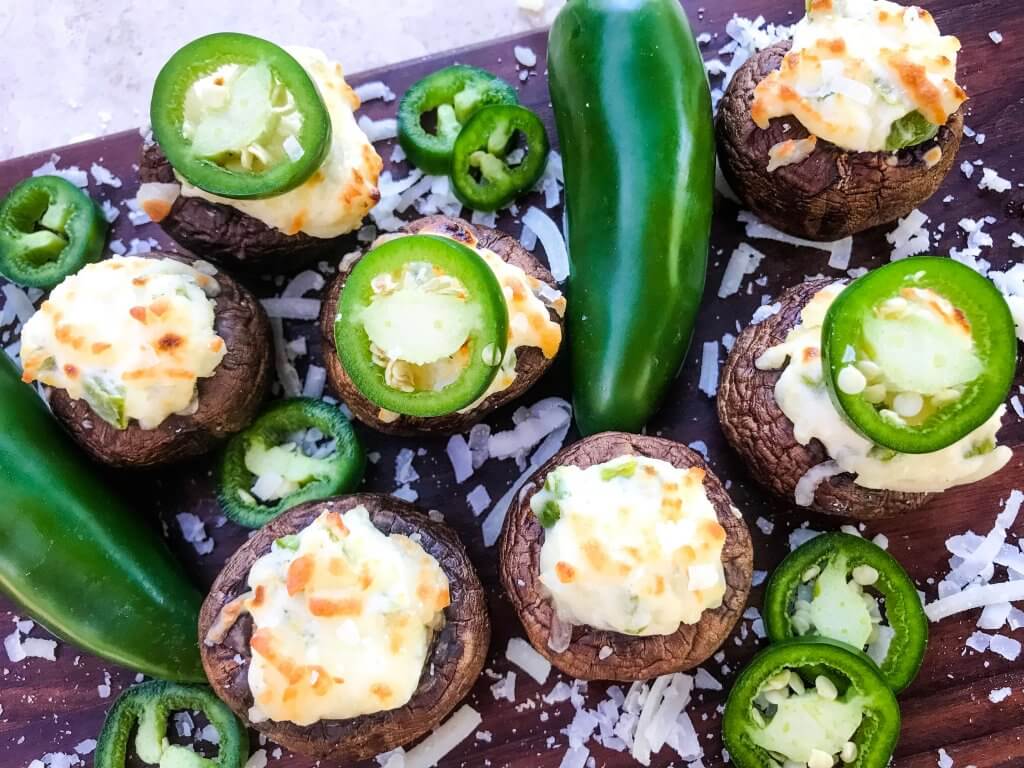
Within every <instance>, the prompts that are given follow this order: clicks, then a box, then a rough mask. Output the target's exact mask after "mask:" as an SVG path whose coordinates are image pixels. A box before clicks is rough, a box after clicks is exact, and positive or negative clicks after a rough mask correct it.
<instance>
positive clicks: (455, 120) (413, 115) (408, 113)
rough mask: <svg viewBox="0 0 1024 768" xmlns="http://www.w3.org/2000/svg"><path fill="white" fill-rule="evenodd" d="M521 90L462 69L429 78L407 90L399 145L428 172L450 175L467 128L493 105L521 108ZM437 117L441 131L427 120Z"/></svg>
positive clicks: (456, 67) (400, 108) (486, 74)
mask: <svg viewBox="0 0 1024 768" xmlns="http://www.w3.org/2000/svg"><path fill="white" fill-rule="evenodd" d="M517 103H519V97H518V95H517V94H516V89H515V88H513V87H512V86H511V85H509V84H508V83H506V82H505V81H504V80H502V79H501V78H499V77H496V76H494V75H492V74H491V73H490V72H487V71H486V70H483V69H477V68H476V67H468V66H465V65H463V64H456V65H454V66H451V67H446V68H444V69H441V70H438V71H437V72H434V73H433V74H430V75H427V76H426V77H425V78H423V79H422V80H420V81H419V82H418V83H416V84H415V85H413V86H412V87H411V88H409V90H408V91H406V93H405V95H404V96H403V97H402V101H401V102H400V103H399V105H398V141H399V143H400V144H401V145H402V149H403V150H405V154H406V155H407V156H408V158H409V159H410V160H411V161H412V163H413V165H415V166H416V167H417V168H419V169H420V170H422V171H424V172H426V173H433V174H446V173H448V171H449V169H450V168H451V162H452V149H453V148H454V147H455V139H456V137H458V135H459V132H460V131H461V130H462V126H463V125H465V124H466V121H468V120H469V119H470V118H471V117H472V116H473V115H474V114H475V113H476V111H477V110H479V109H481V108H483V107H485V106H488V105H490V104H517ZM435 112H436V127H435V128H434V129H433V130H428V129H427V128H426V127H424V119H425V118H426V117H427V116H428V115H430V114H431V113H435Z"/></svg>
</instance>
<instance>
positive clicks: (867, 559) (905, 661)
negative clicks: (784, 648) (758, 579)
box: [764, 533, 928, 693]
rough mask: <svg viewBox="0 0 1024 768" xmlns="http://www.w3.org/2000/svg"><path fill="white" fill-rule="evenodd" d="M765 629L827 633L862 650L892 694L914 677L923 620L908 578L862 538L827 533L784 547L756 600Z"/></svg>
mask: <svg viewBox="0 0 1024 768" xmlns="http://www.w3.org/2000/svg"><path fill="white" fill-rule="evenodd" d="M764 619H765V625H766V627H767V629H768V636H769V637H770V638H771V639H772V641H774V642H779V641H782V640H789V639H792V638H795V637H827V638H830V639H832V640H839V641H842V642H844V643H846V644H847V645H852V646H853V647H854V648H857V649H858V650H861V651H865V652H866V653H867V655H868V656H869V657H870V658H871V660H872V661H874V662H875V663H876V664H877V665H878V667H879V669H881V671H882V676H883V677H884V678H885V679H886V682H888V684H889V687H891V688H892V689H893V690H894V691H896V692H897V693H899V692H900V691H902V690H903V689H904V688H906V687H907V686H908V685H910V683H912V682H913V680H914V678H915V677H917V673H918V670H920V668H921V662H922V661H924V653H925V649H926V648H927V646H928V619H927V617H926V616H925V613H924V609H923V608H922V607H921V598H920V597H919V596H918V594H917V588H916V587H915V586H914V582H912V581H911V580H910V577H909V576H908V575H907V572H906V571H905V570H903V566H901V565H900V564H899V563H898V562H897V561H896V559H895V558H894V557H893V556H892V555H890V554H889V553H888V552H886V551H885V550H883V549H881V548H880V547H878V546H876V545H875V544H872V543H871V542H870V541H867V540H865V539H862V538H860V537H859V536H852V535H850V534H847V533H827V534H824V535H822V536H818V537H817V538H814V539H811V540H810V541H809V542H807V543H806V544H804V545H803V546H801V547H800V548H798V549H797V550H795V551H794V552H792V553H790V555H789V556H788V557H787V558H786V559H785V560H783V561H782V564H781V565H779V567H778V568H777V569H776V570H775V573H773V574H772V577H771V580H770V581H769V582H768V591H767V593H766V595H765V601H764Z"/></svg>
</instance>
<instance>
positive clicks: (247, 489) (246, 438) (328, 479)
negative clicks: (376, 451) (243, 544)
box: [217, 397, 366, 528]
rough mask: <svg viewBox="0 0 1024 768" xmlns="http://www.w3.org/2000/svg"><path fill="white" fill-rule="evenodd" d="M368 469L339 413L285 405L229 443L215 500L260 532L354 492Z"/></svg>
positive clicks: (307, 404)
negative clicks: (308, 505)
mask: <svg viewBox="0 0 1024 768" xmlns="http://www.w3.org/2000/svg"><path fill="white" fill-rule="evenodd" d="M310 430H316V431H315V432H312V433H311V432H310ZM365 467H366V455H365V453H364V452H363V448H362V446H361V445H360V444H359V439H358V438H357V437H356V433H355V430H353V429H352V424H351V422H350V421H349V420H348V418H347V417H346V416H345V414H344V413H343V412H342V411H341V409H340V408H337V407H336V406H333V405H331V404H330V403H325V402H324V401H322V400H314V399H312V398H308V397H300V398H293V399H290V400H281V401H279V402H277V403H274V404H273V405H272V406H270V408H268V409H267V410H266V411H264V412H263V413H262V414H261V415H260V416H259V418H257V419H256V421H254V422H253V423H252V424H251V425H250V426H249V428H248V429H246V430H245V431H244V432H240V433H238V434H237V435H235V436H234V437H232V438H231V440H230V441H229V442H228V445H227V448H226V449H225V451H224V458H223V460H222V461H221V465H220V478H219V483H218V490H217V497H218V500H219V501H220V505H221V508H222V509H223V510H224V513H225V514H226V515H227V516H228V517H230V518H231V519H232V520H234V521H235V522H236V523H238V524H239V525H243V526H245V527H247V528H259V527H260V526H262V525H265V524H266V523H269V522H270V521H271V520H273V519H274V518H275V517H277V516H278V515H280V514H281V513H282V512H284V511H285V510H288V509H291V508H292V507H294V506H296V505H298V504H302V503H304V502H307V501H315V500H318V499H326V498H329V497H331V496H336V495H338V494H341V493H347V492H348V491H351V490H354V489H355V488H356V487H357V486H358V485H359V483H360V481H361V480H362V479H363V470H364V469H365ZM258 495H262V497H263V500H262V501H261V499H260V498H258Z"/></svg>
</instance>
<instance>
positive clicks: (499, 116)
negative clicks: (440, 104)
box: [451, 104, 550, 211]
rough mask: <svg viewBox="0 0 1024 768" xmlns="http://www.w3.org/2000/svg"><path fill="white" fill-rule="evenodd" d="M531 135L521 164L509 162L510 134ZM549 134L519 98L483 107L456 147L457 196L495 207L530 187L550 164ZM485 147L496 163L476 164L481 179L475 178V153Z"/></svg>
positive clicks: (481, 207) (470, 203) (485, 208)
mask: <svg viewBox="0 0 1024 768" xmlns="http://www.w3.org/2000/svg"><path fill="white" fill-rule="evenodd" d="M516 133H520V134H522V135H523V136H524V137H525V139H526V142H525V143H526V147H527V152H526V157H524V158H523V161H522V162H521V163H520V164H519V165H516V166H512V167H509V165H508V164H507V163H506V162H505V157H506V156H507V155H508V151H509V148H510V147H511V146H512V142H511V139H512V137H513V136H514V135H515V134H516ZM549 151H550V145H549V144H548V134H547V131H546V130H545V128H544V121H543V120H541V119H540V118H539V117H538V116H537V114H536V113H535V112H531V111H530V110H528V109H527V108H526V107H520V106H519V105H518V104H499V105H494V106H490V107H484V108H482V109H481V110H480V111H479V112H477V113H476V114H475V115H473V117H471V118H470V119H469V122H468V123H466V125H465V126H464V127H463V129H462V131H461V132H460V133H459V137H458V138H457V139H456V140H455V149H454V150H453V151H452V170H451V179H452V188H453V189H454V190H455V195H456V197H458V198H459V200H461V201H462V202H463V203H465V204H466V205H467V206H468V207H470V208H472V209H473V210H474V211H496V210H498V209H499V208H504V207H505V206H506V205H508V204H509V203H511V202H513V201H514V200H515V199H516V198H517V197H518V196H519V195H520V194H522V193H523V192H526V191H527V190H529V189H531V188H532V187H533V185H534V184H536V183H537V181H538V179H540V177H541V176H542V175H543V174H544V167H545V166H546V165H547V161H548V152H549ZM478 152H480V153H484V154H485V155H486V156H487V157H486V158H485V159H487V160H489V161H490V165H491V166H495V167H496V170H492V169H491V168H477V170H479V171H480V177H481V178H480V181H477V180H476V179H474V178H473V174H472V173H471V169H473V157H474V155H476V154H477V153H478Z"/></svg>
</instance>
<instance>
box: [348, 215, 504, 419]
mask: <svg viewBox="0 0 1024 768" xmlns="http://www.w3.org/2000/svg"><path fill="white" fill-rule="evenodd" d="M508 322H509V320H508V304H507V303H506V301H505V295H504V293H503V292H502V289H501V286H500V284H499V283H498V279H497V277H495V275H494V272H493V271H492V270H491V268H490V267H489V266H488V265H487V262H486V261H484V259H483V257H482V256H480V254H478V253H477V252H476V251H475V250H473V249H472V248H468V247H467V246H465V245H463V244H461V243H458V242H456V241H455V240H451V239H449V238H446V237H438V236H435V235H411V236H408V237H402V238H398V239H396V240H391V241H389V242H386V243H384V244H383V245H381V246H379V247H377V248H374V249H373V250H372V251H370V252H368V253H367V254H366V255H365V256H363V258H362V259H360V260H359V261H358V262H357V263H356V265H355V267H353V269H352V272H351V273H350V274H349V276H348V279H347V281H346V282H345V287H344V288H343V289H342V292H341V297H340V299H339V302H338V316H337V318H336V320H335V326H334V335H335V343H336V345H337V348H338V353H339V356H340V358H341V362H342V365H343V366H344V367H345V371H346V372H347V373H348V375H349V376H350V377H351V378H352V381H353V383H354V384H355V385H356V387H357V388H358V389H359V391H360V392H362V394H363V395H364V396H365V397H366V398H367V399H368V400H370V401H371V402H373V403H375V404H376V405H378V406H380V407H381V408H383V409H386V410H388V411H391V412H394V413H400V414H405V415H408V416H421V417H432V416H443V415H445V414H449V413H454V412H455V411H458V410H460V409H462V408H465V407H466V406H469V405H470V404H472V403H473V402H474V401H476V400H477V399H478V398H479V397H480V396H481V395H483V394H484V392H485V391H486V390H487V388H488V387H489V386H490V384H491V382H492V381H493V380H494V377H495V375H496V374H497V371H498V368H499V366H500V365H501V362H502V359H503V358H504V355H505V350H506V347H507V345H508Z"/></svg>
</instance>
